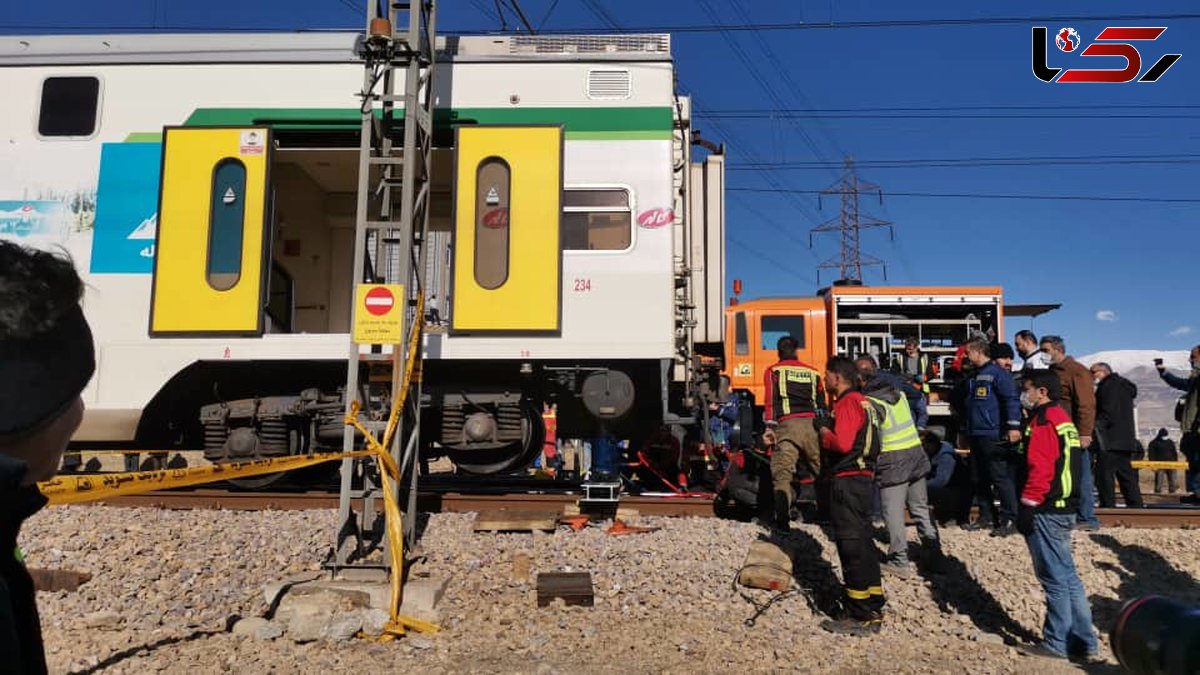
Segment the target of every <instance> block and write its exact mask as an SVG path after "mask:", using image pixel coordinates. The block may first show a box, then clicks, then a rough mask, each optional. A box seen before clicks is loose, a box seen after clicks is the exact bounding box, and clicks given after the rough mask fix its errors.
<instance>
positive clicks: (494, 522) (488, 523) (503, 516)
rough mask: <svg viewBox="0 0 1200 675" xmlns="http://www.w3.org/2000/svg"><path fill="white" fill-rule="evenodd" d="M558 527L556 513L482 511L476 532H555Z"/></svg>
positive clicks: (476, 525)
mask: <svg viewBox="0 0 1200 675" xmlns="http://www.w3.org/2000/svg"><path fill="white" fill-rule="evenodd" d="M557 526H558V513H557V512H554V511H507V510H503V509H501V510H498V511H481V512H480V513H479V514H478V515H477V516H475V531H476V532H514V531H515V532H532V531H534V530H545V531H553V530H554V528H555V527H557Z"/></svg>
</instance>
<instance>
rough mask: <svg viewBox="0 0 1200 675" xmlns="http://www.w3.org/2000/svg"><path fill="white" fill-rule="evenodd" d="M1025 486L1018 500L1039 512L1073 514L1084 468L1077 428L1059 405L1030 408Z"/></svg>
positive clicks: (1050, 404)
mask: <svg viewBox="0 0 1200 675" xmlns="http://www.w3.org/2000/svg"><path fill="white" fill-rule="evenodd" d="M1022 452H1023V453H1024V455H1025V485H1024V487H1023V488H1022V489H1021V503H1022V504H1025V505H1026V506H1032V507H1034V508H1036V509H1037V510H1038V511H1043V512H1051V513H1074V512H1075V508H1076V506H1077V505H1078V502H1079V493H1080V490H1079V485H1078V479H1079V475H1080V473H1081V470H1082V468H1083V465H1082V459H1081V457H1080V446H1079V431H1078V430H1076V428H1075V424H1074V423H1072V422H1071V418H1070V417H1068V416H1067V413H1066V411H1064V410H1063V409H1062V408H1061V407H1059V406H1058V405H1055V404H1054V403H1048V404H1046V405H1044V406H1042V407H1040V408H1038V409H1036V410H1034V411H1033V414H1032V415H1030V419H1029V426H1028V427H1027V428H1026V429H1025V444H1024V447H1023V448H1022Z"/></svg>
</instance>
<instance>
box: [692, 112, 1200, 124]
mask: <svg viewBox="0 0 1200 675" xmlns="http://www.w3.org/2000/svg"><path fill="white" fill-rule="evenodd" d="M704 115H705V116H706V117H708V118H710V119H733V120H757V119H762V120H795V119H812V120H953V119H962V120H1006V119H1014V120H1016V119H1035V120H1069V121H1072V122H1074V121H1077V120H1158V119H1162V120H1193V119H1200V114H1184V113H1158V114H1144V113H1115V114H1114V113H1105V114H1064V113H1057V112H1042V113H1034V112H1022V113H1011V112H1005V113H998V112H992V113H987V112H978V113H975V112H971V113H964V112H957V113H951V112H921V113H910V112H900V113H859V112H852V113H834V112H829V113H825V112H808V111H796V112H780V111H778V110H773V109H768V110H753V111H750V110H747V111H742V112H720V111H708V112H706V113H704Z"/></svg>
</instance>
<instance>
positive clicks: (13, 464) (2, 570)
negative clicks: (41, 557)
mask: <svg viewBox="0 0 1200 675" xmlns="http://www.w3.org/2000/svg"><path fill="white" fill-rule="evenodd" d="M25 469H26V466H25V463H24V462H21V461H18V460H15V459H12V458H10V457H7V456H5V455H0V671H3V672H5V673H10V672H11V673H45V672H46V655H45V649H44V647H43V646H42V628H41V622H40V620H39V618H38V611H37V603H36V597H35V593H34V588H33V579H31V578H30V577H29V572H28V571H26V569H25V563H24V561H23V560H22V556H21V551H20V549H19V548H17V534H18V533H19V532H20V530H21V525H22V523H24V522H25V520H26V519H27V518H29V517H30V516H32V515H33V514H34V513H37V512H38V511H39V510H40V509H41V508H42V507H43V506H45V505H46V498H45V497H43V496H42V493H40V492H38V489H37V487H36V486H33V485H27V486H24V487H22V486H21V479H22V478H23V477H24V476H25Z"/></svg>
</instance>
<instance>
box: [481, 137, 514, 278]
mask: <svg viewBox="0 0 1200 675" xmlns="http://www.w3.org/2000/svg"><path fill="white" fill-rule="evenodd" d="M511 179H512V170H511V169H510V168H509V166H508V162H505V161H504V160H503V159H500V158H499V157H488V158H486V159H484V160H483V161H482V162H480V163H479V168H478V169H477V170H476V177H475V283H477V284H479V285H480V286H481V287H483V288H486V289H488V290H489V291H491V290H495V289H497V288H500V287H501V286H503V285H504V282H505V281H508V232H509V229H508V216H509V210H508V206H509V196H510V194H511V186H512V182H511Z"/></svg>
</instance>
